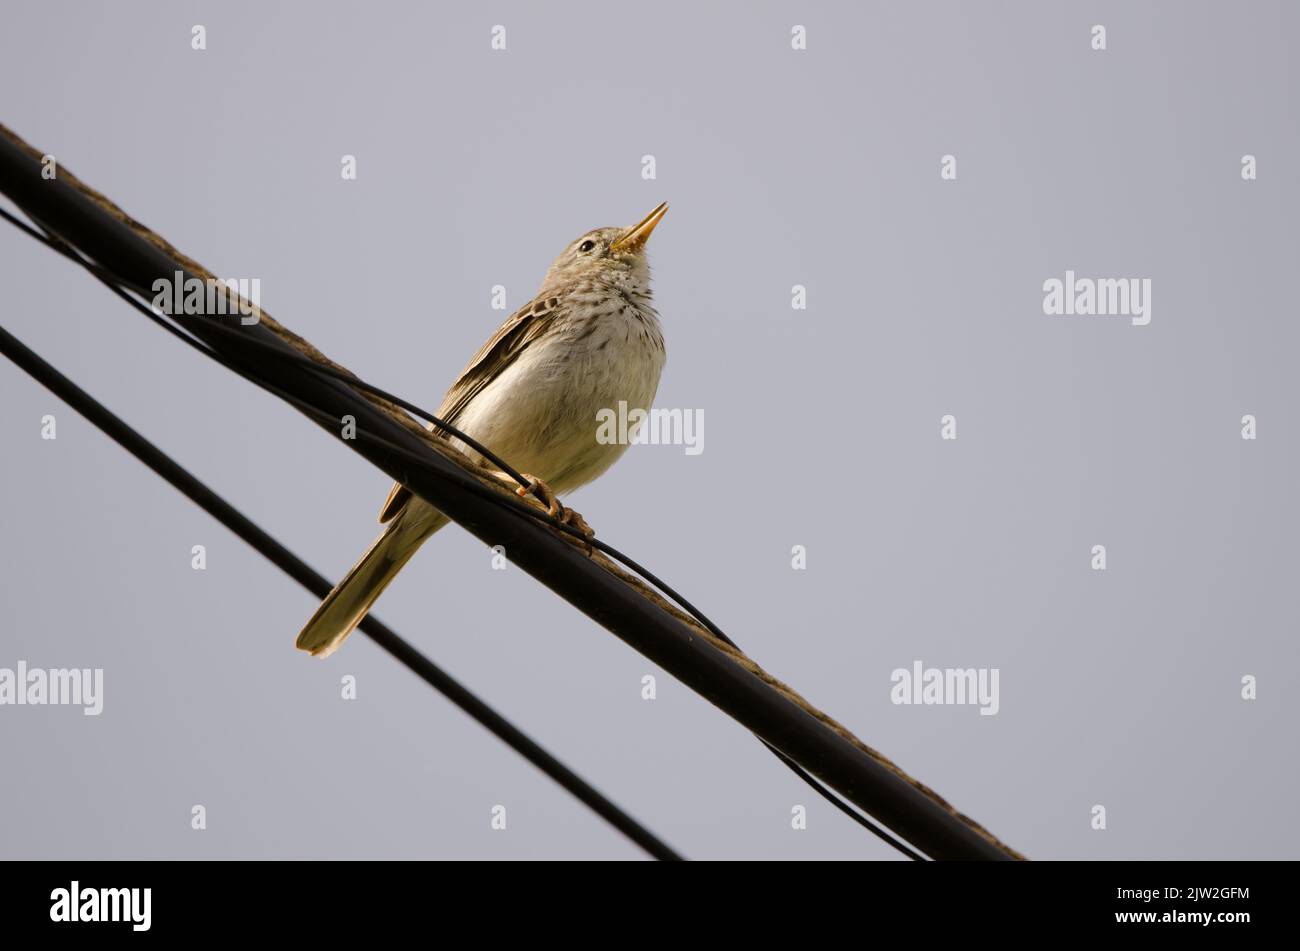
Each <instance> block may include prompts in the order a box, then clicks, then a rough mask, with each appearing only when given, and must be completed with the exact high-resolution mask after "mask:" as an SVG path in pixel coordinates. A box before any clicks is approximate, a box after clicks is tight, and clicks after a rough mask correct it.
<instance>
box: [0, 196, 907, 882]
mask: <svg viewBox="0 0 1300 951" xmlns="http://www.w3.org/2000/svg"><path fill="white" fill-rule="evenodd" d="M0 217H3V218H5V219H6V220H7V221H9V222H10V223H11V224H13V225H15V226H16V227H18V228H19V229H21V230H22V231H23V232H25V233H26V234H28V235H29V236H31V237H33V238H35V239H36V240H38V241H40V242H41V243H43V244H45V245H47V246H48V247H50V248H52V249H53V250H55V251H57V252H58V253H60V254H62V255H63V256H64V257H67V258H68V259H69V260H71V261H73V262H74V263H77V264H79V265H81V266H82V267H84V268H85V269H86V270H87V271H89V272H90V273H91V274H92V275H93V276H94V277H95V278H96V279H97V280H99V281H100V282H101V283H102V284H104V285H105V286H106V287H107V288H109V290H111V291H113V292H114V293H115V294H117V295H118V296H119V297H121V298H122V299H123V300H125V301H126V302H127V303H128V304H130V305H131V306H132V307H134V308H135V309H137V310H139V311H140V312H141V313H142V314H144V315H145V316H146V317H148V318H149V319H150V320H151V321H153V322H154V323H155V324H157V325H158V326H160V327H162V328H163V329H164V330H166V331H167V332H168V333H170V334H172V335H173V336H175V337H177V338H178V339H179V340H181V341H182V342H184V343H186V344H188V345H189V346H191V347H192V348H194V349H195V350H197V351H199V352H200V353H202V354H203V355H204V356H207V357H209V358H210V359H212V360H214V361H216V362H217V363H219V364H221V365H222V366H224V367H225V368H226V369H229V370H231V371H233V372H235V373H237V374H239V375H240V376H242V377H244V378H245V379H247V380H249V381H250V382H252V383H254V384H255V385H257V386H260V387H262V388H263V389H267V390H269V391H271V392H274V393H275V394H276V395H277V396H280V397H281V398H283V399H286V400H288V401H289V402H292V403H294V404H295V405H297V406H298V407H299V408H300V409H303V410H304V411H306V412H309V413H314V414H317V415H319V410H317V409H316V408H315V407H311V406H308V405H306V404H304V403H302V401H300V400H298V399H296V398H295V397H293V396H292V395H291V394H287V393H285V392H284V391H281V390H278V389H276V388H275V387H273V386H270V385H268V384H266V383H265V382H264V381H262V380H260V379H258V378H256V377H255V376H253V375H251V374H249V373H247V372H246V371H245V370H244V369H243V368H241V367H239V366H238V365H237V364H236V363H235V362H234V361H232V360H230V359H229V358H227V357H226V356H225V355H224V354H221V353H219V352H217V351H216V350H214V349H213V348H211V347H209V346H208V345H207V344H205V343H203V342H202V341H200V340H198V339H196V338H194V337H193V336H191V335H190V334H188V333H186V332H185V331H183V330H182V329H181V328H179V327H177V326H175V325H174V324H172V323H169V322H168V321H167V320H165V319H164V317H163V316H162V315H160V314H159V313H157V312H156V311H155V310H154V309H153V308H152V307H151V306H149V305H147V304H145V303H143V302H142V301H141V300H138V299H137V298H136V297H132V296H131V293H130V292H132V291H133V292H134V293H135V294H137V295H140V296H141V297H143V296H144V294H143V291H142V290H141V289H140V288H137V287H133V286H131V285H130V284H129V283H128V282H126V281H123V280H122V279H120V278H119V277H117V276H116V275H114V274H112V273H111V272H109V271H108V270H106V269H105V268H102V267H101V266H100V265H98V264H96V263H95V262H93V261H90V260H88V259H87V258H85V257H84V256H83V255H82V254H80V253H79V252H78V251H76V249H74V248H73V247H71V246H70V245H68V244H67V242H65V241H64V240H63V239H62V238H60V237H58V236H57V235H56V234H53V233H52V232H50V231H48V230H41V229H38V228H33V227H31V226H30V225H28V224H26V223H25V222H23V221H21V220H20V219H18V218H17V217H15V216H14V215H11V214H10V213H9V212H7V211H5V210H4V209H2V208H0ZM38 224H39V223H38ZM42 227H43V226H42ZM211 326H212V327H215V328H216V329H218V330H219V331H221V332H222V333H224V334H227V335H233V336H231V337H230V339H231V340H232V341H238V343H239V344H240V345H249V346H254V347H257V348H261V350H262V351H263V352H264V353H265V354H268V355H272V356H274V357H276V358H278V359H281V360H284V361H287V362H290V363H296V364H299V365H301V366H303V367H304V368H306V369H309V370H311V371H312V372H315V373H317V374H319V375H323V376H328V377H332V378H334V379H337V380H340V381H342V382H344V383H347V384H349V385H351V386H355V387H357V388H358V389H361V390H364V391H366V392H369V393H371V394H373V395H375V396H378V397H379V398H381V399H384V400H387V401H389V402H391V403H393V404H394V405H396V406H399V407H401V408H402V409H404V410H406V411H407V412H409V413H412V414H413V415H415V416H418V417H420V418H423V419H425V420H427V421H428V422H430V423H432V424H433V425H434V426H437V427H439V428H440V429H442V430H443V431H445V432H447V433H448V434H450V435H452V436H455V437H456V438H458V439H460V440H461V441H462V442H464V443H465V444H466V445H468V446H470V447H471V448H472V449H474V450H475V451H476V452H478V453H480V454H481V455H482V456H483V457H484V458H486V459H487V460H488V461H490V462H491V463H492V464H493V465H494V466H496V467H497V468H498V469H499V470H501V471H502V472H504V473H505V474H507V475H509V476H510V477H511V478H513V479H514V480H515V481H516V482H518V483H519V485H520V486H521V487H524V488H527V487H528V486H529V485H530V483H529V482H528V480H527V479H525V478H524V477H523V476H522V475H521V474H520V473H519V472H517V471H516V470H515V469H513V468H512V467H511V466H510V465H509V464H508V463H506V462H505V461H504V460H502V459H501V458H500V457H498V456H496V455H495V454H494V453H492V452H491V451H490V450H488V449H487V448H486V447H484V446H482V445H481V444H479V443H478V442H476V441H475V440H474V439H472V438H471V437H470V436H468V435H466V434H465V433H463V432H461V431H460V430H459V429H457V428H456V427H455V426H452V425H451V424H450V423H447V422H446V421H444V420H442V419H439V418H438V417H436V416H434V415H433V414H431V413H429V412H427V411H425V410H423V409H421V408H420V407H419V406H416V405H415V404H413V403H410V402H409V401H407V400H405V399H402V398H401V397H398V396H396V395H394V394H392V393H389V392H387V391H385V390H383V389H381V388H379V387H377V386H374V385H373V384H370V383H368V382H366V381H364V380H361V379H359V378H358V377H356V376H353V375H352V374H349V373H346V372H344V371H341V370H337V369H335V368H334V367H330V366H326V365H325V364H322V363H318V362H316V361H315V360H311V359H309V358H308V357H306V356H303V355H302V354H299V353H297V352H292V351H286V350H282V349H280V348H278V347H272V346H269V345H268V344H265V343H262V342H261V341H258V340H253V339H250V338H248V337H245V336H244V335H242V334H240V333H238V331H236V330H235V329H234V328H231V327H226V326H224V325H222V324H221V323H220V322H219V321H213V322H212V324H211ZM38 359H39V358H38ZM364 437H367V438H369V439H372V440H375V441H378V442H381V443H383V444H384V445H385V446H386V448H388V449H389V450H390V451H394V452H397V453H398V454H400V455H405V456H408V457H410V458H412V459H413V461H414V462H415V463H416V464H420V463H421V460H419V459H418V458H417V457H413V456H412V454H410V453H408V452H406V451H405V450H404V449H401V448H400V447H398V446H396V445H395V444H393V443H390V442H388V441H387V440H382V439H379V438H378V437H374V436H372V435H371V434H369V433H365V434H364ZM463 485H464V486H465V487H466V488H470V489H471V490H472V491H475V492H476V493H477V494H480V495H482V496H483V497H485V498H488V499H490V500H492V501H493V502H496V503H498V504H502V505H505V506H506V507H508V508H512V509H514V510H515V511H517V512H520V513H522V514H525V515H528V516H530V517H533V518H536V519H538V520H540V521H545V522H547V523H548V524H550V525H552V526H553V527H555V528H557V529H559V530H561V531H562V532H565V533H567V534H569V535H571V536H573V537H575V538H578V539H579V540H581V541H582V542H584V543H585V544H588V545H591V546H592V547H595V548H597V549H599V550H600V551H602V552H604V553H605V554H607V555H609V556H610V557H611V558H614V559H615V560H617V561H619V562H621V563H622V564H623V565H625V566H626V567H628V568H630V569H631V570H632V571H634V572H636V573H637V574H639V575H640V576H641V577H642V578H644V579H645V580H646V581H648V582H649V583H650V584H652V585H654V586H655V587H656V588H658V589H659V590H660V591H661V592H663V593H664V594H665V595H667V596H668V597H670V598H671V599H672V600H674V601H676V602H677V603H678V604H679V605H680V606H681V607H682V608H683V610H685V611H686V612H687V613H688V614H690V615H691V616H692V617H694V618H695V619H696V620H697V621H698V622H699V623H700V624H701V625H703V626H704V627H705V628H706V629H708V630H709V631H710V632H711V633H712V634H713V635H714V636H715V637H717V638H718V639H719V640H721V641H723V642H724V643H726V644H729V645H731V646H732V647H734V648H736V649H737V650H739V649H740V647H739V645H737V644H736V642H735V641H733V640H731V638H729V637H728V636H727V635H726V634H725V633H723V631H722V630H721V629H720V628H719V627H718V626H717V625H715V624H714V623H713V622H712V621H711V620H709V618H708V617H706V616H705V615H704V614H703V612H701V611H699V610H698V609H697V608H695V607H694V606H693V605H692V604H691V603H690V602H689V601H687V600H686V599H685V598H683V597H682V596H681V595H680V594H678V593H677V592H676V591H675V590H674V589H673V588H671V587H670V586H668V585H667V584H665V583H664V582H663V581H661V580H660V579H659V578H658V577H657V576H655V575H654V574H653V573H651V572H650V571H648V570H647V569H645V568H644V567H643V566H641V565H640V564H638V563H637V562H636V561H634V560H633V559H632V558H630V557H628V556H627V555H625V554H623V553H622V552H620V551H619V550H618V549H616V548H614V547H613V546H611V545H608V544H606V543H604V542H602V541H600V540H599V539H596V538H589V537H587V536H586V535H584V534H583V533H582V532H580V531H579V530H578V529H576V528H574V527H573V526H571V525H568V524H566V523H563V522H561V521H560V520H559V518H558V517H557V516H550V515H547V514H546V513H544V512H541V511H539V510H538V509H536V508H535V507H533V506H530V505H526V504H524V503H522V502H518V501H516V499H514V498H511V497H510V496H507V495H504V494H503V493H499V492H494V491H492V490H490V489H486V488H485V487H484V486H482V485H480V484H479V483H478V482H477V481H475V480H474V479H472V478H470V477H468V476H466V478H465V481H464V483H463ZM268 537H269V536H268ZM757 739H758V740H759V742H761V743H762V744H763V745H764V746H765V747H766V748H767V749H768V750H769V751H771V752H772V753H773V754H774V755H775V756H776V757H777V758H778V759H779V760H780V761H781V762H782V763H783V764H785V765H786V766H787V767H788V768H789V769H790V770H791V771H792V772H794V774H795V775H796V776H798V777H799V778H800V779H801V780H803V781H804V782H805V783H807V784H808V785H809V786H811V787H812V788H813V789H814V791H816V792H817V793H818V794H819V795H820V796H822V797H823V798H824V799H826V801H827V802H829V803H831V804H832V805H833V806H835V807H836V808H837V809H839V810H840V811H841V812H843V813H844V814H845V815H846V816H848V817H849V818H851V819H853V820H854V821H855V822H857V823H858V824H859V825H861V826H862V827H863V828H865V829H867V830H868V831H869V832H871V833H872V834H873V835H875V836H876V837H877V838H879V839H880V840H881V841H883V842H885V843H886V844H887V845H890V846H892V847H893V848H895V849H897V850H898V851H899V852H900V853H902V854H903V855H905V856H907V857H908V858H910V859H913V860H915V861H924V857H923V856H922V855H920V854H918V853H917V852H915V851H913V850H912V849H910V848H909V847H908V846H907V845H905V844H903V843H902V842H901V841H899V840H898V839H897V838H895V837H894V836H892V835H890V834H889V833H888V832H886V831H885V830H884V829H883V828H881V827H880V826H879V825H877V824H876V823H874V822H873V821H871V820H870V819H868V818H867V817H866V816H864V815H862V814H861V813H859V812H858V811H857V810H856V809H854V808H853V807H852V806H850V805H849V804H848V803H846V802H844V801H843V800H841V799H840V798H839V797H838V796H836V795H835V794H834V793H833V792H832V791H831V790H830V789H828V788H827V787H826V786H825V785H824V784H823V783H822V782H821V781H820V780H818V779H817V778H816V777H814V776H812V775H811V774H810V773H808V772H807V771H806V770H805V769H804V768H803V767H801V766H800V765H799V764H798V763H796V762H795V761H794V760H792V759H791V758H790V757H788V756H786V755H785V754H784V753H783V752H781V751H780V750H779V749H777V748H776V747H775V746H773V745H772V744H771V743H768V742H767V741H766V740H764V739H762V738H761V737H758V738H757Z"/></svg>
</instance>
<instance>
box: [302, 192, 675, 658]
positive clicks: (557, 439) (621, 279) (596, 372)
mask: <svg viewBox="0 0 1300 951" xmlns="http://www.w3.org/2000/svg"><path fill="white" fill-rule="evenodd" d="M667 211H668V205H667V203H664V204H661V205H660V206H659V207H658V208H656V209H655V210H654V211H652V212H650V214H649V215H647V216H646V217H645V218H644V219H643V220H642V221H641V222H640V223H639V224H636V225H633V226H632V227H631V228H598V229H596V230H595V231H589V232H587V233H586V234H584V235H583V236H582V237H580V238H578V239H577V240H576V241H574V242H573V243H572V244H570V245H569V246H568V247H567V248H565V250H564V253H563V254H561V255H560V256H559V257H558V258H556V259H555V263H554V264H552V265H551V269H550V270H549V271H548V272H547V274H546V279H545V280H544V281H542V289H541V290H540V291H538V293H537V296H536V297H534V298H533V299H532V300H531V301H529V302H528V304H527V305H526V306H524V307H522V308H520V309H519V310H518V311H516V312H515V314H514V315H513V316H511V317H510V318H509V319H508V320H506V322H505V323H504V324H502V325H501V328H500V329H499V330H498V331H497V332H496V333H495V334H493V335H492V338H491V339H490V340H488V342H487V343H485V344H484V345H483V348H482V349H481V350H479V352H478V353H476V354H475V355H474V359H472V360H471V361H470V363H469V366H467V367H466V368H465V369H464V371H463V372H462V373H461V375H460V378H459V379H458V380H456V382H455V383H454V384H453V385H452V387H451V389H450V390H449V391H448V392H447V395H446V397H445V398H444V399H443V401H442V405H441V406H440V407H439V408H438V412H437V413H435V414H434V415H436V416H437V417H438V418H439V419H442V420H445V421H446V422H448V423H450V424H451V425H453V426H455V427H456V428H457V429H459V430H461V431H462V432H464V433H465V434H466V435H468V436H470V437H471V438H473V439H475V440H476V441H478V442H479V443H481V444H482V445H483V446H485V447H487V448H488V449H490V450H492V452H494V453H496V455H498V456H499V457H501V458H502V459H504V460H505V461H506V462H508V463H510V465H512V466H513V467H514V468H515V469H517V470H519V471H520V472H523V473H525V474H526V475H527V477H528V478H529V479H530V481H531V482H532V489H533V490H534V491H535V493H536V494H538V495H540V496H542V497H543V498H544V499H545V500H546V501H547V503H548V506H549V508H550V511H551V512H552V514H555V513H557V512H559V511H561V508H560V506H559V504H558V502H556V500H555V496H556V493H562V492H570V491H572V490H573V489H576V488H577V487H578V486H580V485H583V484H585V483H587V482H590V481H591V480H592V479H594V478H596V477H597V476H598V475H600V474H601V473H602V472H604V471H605V470H606V469H608V468H609V467H610V466H611V465H613V463H614V460H616V459H617V458H618V457H619V456H621V455H622V454H623V453H624V451H626V449H627V444H626V442H625V443H623V444H619V443H610V442H603V441H600V440H598V439H597V438H596V432H597V413H598V412H599V411H600V410H602V409H604V410H609V409H611V408H612V407H615V406H617V405H618V404H619V401H620V400H623V401H626V403H627V407H628V411H629V413H630V411H631V410H632V409H634V408H636V409H641V410H643V411H646V412H648V411H649V409H650V404H651V403H652V402H653V401H654V396H655V391H656V390H657V389H658V388H659V375H660V373H661V372H662V371H663V367H664V360H665V352H664V338H663V334H662V333H661V331H660V327H659V315H658V313H657V312H656V311H655V309H654V306H653V305H652V304H651V294H650V269H649V266H648V265H647V263H646V257H645V243H646V240H647V239H648V238H649V237H650V233H651V232H652V231H654V229H655V226H656V225H658V224H659V222H660V220H661V219H662V218H663V216H664V214H665V212H667ZM629 441H630V440H629ZM451 442H452V444H453V445H455V446H456V447H457V448H458V449H460V450H461V451H462V452H465V453H466V454H467V455H469V456H470V457H471V458H473V459H475V460H479V459H481V457H480V456H479V455H478V453H475V452H473V451H472V450H470V449H469V448H468V447H467V446H466V445H465V444H464V443H463V442H461V441H460V440H459V439H452V440H451ZM523 492H524V490H523V489H520V493H521V494H523ZM379 521H380V522H383V523H386V525H385V528H384V530H383V531H382V532H381V533H380V535H379V537H378V538H377V539H376V540H375V542H374V544H373V545H371V546H370V549H369V550H368V551H367V552H366V553H365V554H364V555H362V556H361V560H360V561H358V562H357V564H356V565H355V566H354V567H353V568H352V570H351V571H349V572H348V573H347V575H345V576H344V578H343V580H342V581H340V582H339V583H338V584H337V585H336V586H335V588H334V590H333V591H331V592H330V593H329V594H328V595H327V596H326V598H325V600H324V601H322V602H321V605H320V607H319V608H317V609H316V613H315V614H314V615H312V618H311V620H310V621H308V622H307V626H306V627H304V628H303V629H302V633H300V634H299V635H298V647H299V648H300V649H302V650H305V651H310V652H311V653H312V654H313V655H314V656H317V657H325V656H328V655H329V654H331V653H333V652H334V651H335V650H337V649H338V647H339V645H340V644H342V643H343V641H344V639H345V638H346V637H347V636H348V635H349V634H351V633H352V631H353V629H354V628H355V627H356V626H357V625H358V624H360V623H361V619H362V618H364V617H365V616H366V613H367V612H368V611H369V610H370V608H371V606H372V605H373V604H374V603H375V599H377V598H378V597H379V595H380V594H381V593H382V592H383V590H384V588H386V587H387V586H388V584H389V582H391V581H392V580H393V578H394V577H395V576H396V575H397V573H398V572H399V571H400V570H401V569H402V566H403V565H405V564H406V563H407V561H409V560H410V558H411V556H412V555H414V554H415V551H416V549H417V548H419V547H420V545H422V544H423V543H424V541H425V539H427V538H428V537H429V536H430V535H432V534H433V533H434V532H436V531H437V530H438V529H440V528H442V526H443V525H445V524H447V521H448V519H447V517H446V516H445V515H443V514H442V513H441V512H439V511H438V510H437V509H436V508H434V507H433V506H431V505H429V504H428V503H427V502H425V501H424V500H422V499H420V498H419V497H417V496H415V495H413V494H412V493H411V491H410V490H409V489H407V488H406V487H405V486H403V485H401V484H398V485H395V486H393V489H392V491H391V492H389V493H388V500H387V501H386V502H385V503H384V507H383V509H382V510H381V511H380V513H379Z"/></svg>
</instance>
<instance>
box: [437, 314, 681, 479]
mask: <svg viewBox="0 0 1300 951" xmlns="http://www.w3.org/2000/svg"><path fill="white" fill-rule="evenodd" d="M578 337H579V334H577V333H573V334H566V335H557V336H555V337H552V338H549V339H545V340H538V341H535V342H534V343H533V344H532V345H531V346H529V347H527V348H526V349H525V350H524V352H523V353H521V354H520V355H519V357H518V359H517V360H516V361H515V362H514V363H513V364H511V365H510V366H509V367H508V368H507V369H506V370H505V372H503V373H502V374H501V375H500V376H499V377H498V378H497V379H495V380H493V381H492V382H491V383H490V384H488V385H487V386H486V387H484V388H483V390H482V391H481V392H480V393H479V394H478V395H477V396H475V397H474V399H473V400H471V401H470V404H469V405H468V406H466V407H465V409H464V410H463V411H462V412H461V414H460V417H459V418H458V420H457V425H458V427H459V428H460V429H462V430H464V431H465V432H466V433H468V434H469V435H470V436H472V437H474V438H475V439H476V440H478V441H479V442H481V443H483V444H484V445H485V446H487V447H488V448H489V449H491V450H492V451H493V452H494V453H496V454H497V455H498V456H500V457H501V458H502V459H504V460H505V461H506V462H508V463H509V464H510V465H511V466H513V467H514V468H515V469H517V470H518V471H520V472H527V473H529V474H531V475H534V476H536V477H537V478H539V479H542V480H543V481H545V482H547V483H548V484H550V486H551V488H553V489H555V491H557V492H566V491H571V490H573V489H575V488H577V487H578V486H580V485H582V484H584V483H586V482H590V481H591V480H592V479H594V478H596V476H598V475H600V474H601V473H602V472H604V471H605V470H606V469H608V468H609V467H610V466H611V465H612V464H613V463H614V461H615V460H616V459H618V457H619V456H621V455H622V454H623V452H624V451H625V450H626V449H627V446H626V445H619V444H617V443H602V442H600V441H598V440H597V438H596V436H597V430H598V419H599V417H598V415H597V414H598V413H599V412H600V411H601V410H613V411H614V412H617V411H618V404H619V402H620V401H625V402H626V403H627V409H628V411H630V410H632V409H634V408H640V409H644V410H649V408H650V406H651V404H652V403H653V401H654V396H655V391H656V390H657V389H658V387H659V375H660V373H661V371H662V369H663V364H664V351H663V348H662V345H661V344H659V343H657V341H656V338H653V337H650V338H647V337H646V335H645V334H644V333H643V332H642V329H641V326H640V325H639V324H638V323H634V322H633V321H632V320H628V319H625V318H623V317H620V316H615V315H611V316H609V317H606V318H602V319H601V324H600V326H599V329H598V330H597V331H596V332H594V333H591V334H588V335H587V336H585V337H582V339H581V340H579V339H578ZM602 344H603V345H602Z"/></svg>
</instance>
